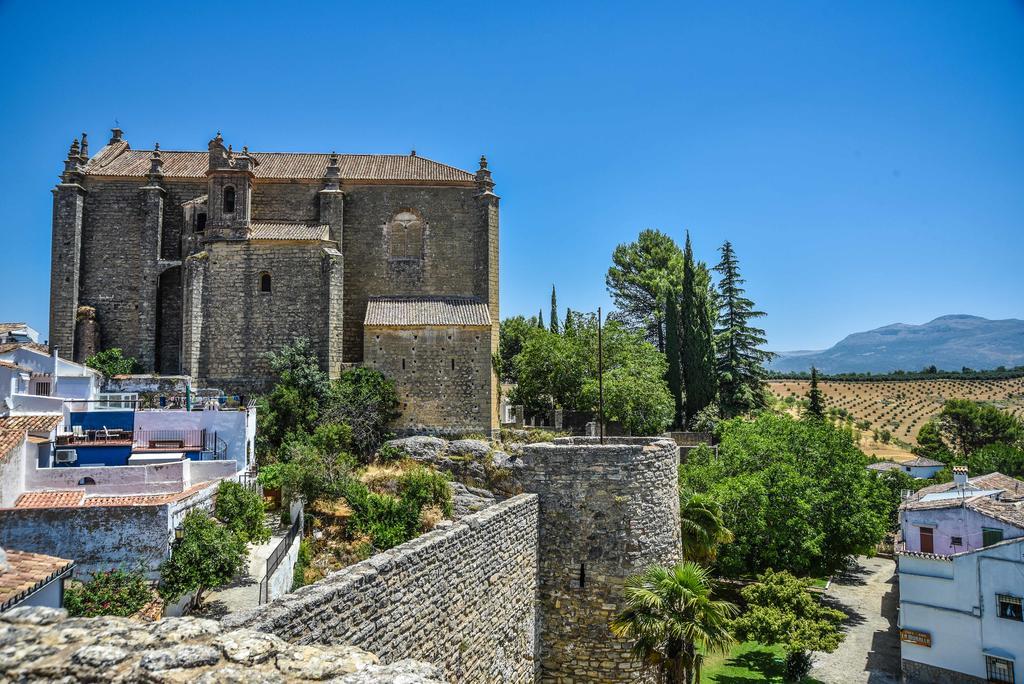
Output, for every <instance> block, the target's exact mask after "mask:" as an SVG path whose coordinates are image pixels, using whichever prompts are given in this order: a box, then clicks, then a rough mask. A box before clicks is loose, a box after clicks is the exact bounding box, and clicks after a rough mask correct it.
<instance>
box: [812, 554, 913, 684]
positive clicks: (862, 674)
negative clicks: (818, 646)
mask: <svg viewBox="0 0 1024 684" xmlns="http://www.w3.org/2000/svg"><path fill="white" fill-rule="evenodd" d="M895 570H896V564H895V563H893V561H891V560H888V559H885V558H865V557H863V556H861V557H859V558H857V562H856V564H855V566H854V568H853V569H852V570H851V571H850V572H849V573H847V574H845V575H843V576H840V577H836V578H835V580H833V582H832V585H831V586H830V587H829V589H828V591H827V592H826V593H825V600H826V602H828V603H829V604H830V605H832V606H833V607H835V608H838V609H839V610H841V611H843V612H844V613H846V614H847V616H848V617H847V620H846V625H845V629H846V639H844V640H843V643H842V644H840V646H839V648H838V649H836V651H835V653H825V654H819V655H818V656H817V657H816V658H815V663H814V669H813V670H811V676H812V677H814V678H816V679H819V680H821V681H823V682H826V683H827V684H850V683H854V682H868V683H869V684H896V683H897V682H898V681H899V671H900V641H899V631H898V630H897V629H896V610H897V608H898V607H899V598H898V594H897V591H898V590H897V588H896V585H895V582H896V578H895V577H894V572H895Z"/></svg>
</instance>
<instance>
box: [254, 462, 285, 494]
mask: <svg viewBox="0 0 1024 684" xmlns="http://www.w3.org/2000/svg"><path fill="white" fill-rule="evenodd" d="M285 465H286V464H284V463H270V464H268V465H265V466H262V467H261V468H260V472H259V475H258V476H257V477H258V479H259V481H260V484H261V485H263V488H264V489H281V485H282V484H283V483H284V470H285Z"/></svg>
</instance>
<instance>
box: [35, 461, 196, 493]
mask: <svg viewBox="0 0 1024 684" xmlns="http://www.w3.org/2000/svg"><path fill="white" fill-rule="evenodd" d="M189 467H190V462H189V461H181V462H179V463H161V464H158V465H146V466H97V467H93V468H39V467H37V466H36V464H35V463H29V464H28V467H27V468H26V471H25V490H26V491H40V490H46V489H77V488H78V482H79V480H81V479H82V478H83V477H91V478H92V479H93V480H95V481H96V484H95V485H89V488H88V489H87V490H86V491H87V493H89V494H106V495H129V494H173V493H176V492H180V491H182V490H183V489H186V488H188V487H189V486H191V484H190V470H189Z"/></svg>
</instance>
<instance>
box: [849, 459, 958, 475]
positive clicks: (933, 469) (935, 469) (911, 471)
mask: <svg viewBox="0 0 1024 684" xmlns="http://www.w3.org/2000/svg"><path fill="white" fill-rule="evenodd" d="M945 467H946V464H945V463H943V462H942V461H936V460H934V459H931V458H925V457H923V456H919V457H917V458H915V459H913V460H911V461H904V462H902V463H897V462H895V461H879V462H877V463H871V464H869V465H868V470H872V471H875V472H877V473H884V472H886V471H888V470H899V471H901V472H903V473H906V474H907V475H909V476H910V477H912V478H914V479H917V480H927V479H929V478H932V477H935V476H936V475H937V474H938V473H939V471H940V470H942V469H943V468H945Z"/></svg>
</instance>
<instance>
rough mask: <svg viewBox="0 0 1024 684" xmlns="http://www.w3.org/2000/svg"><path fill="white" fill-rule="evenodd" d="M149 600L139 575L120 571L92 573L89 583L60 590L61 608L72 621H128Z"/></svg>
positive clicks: (148, 590)
mask: <svg viewBox="0 0 1024 684" xmlns="http://www.w3.org/2000/svg"><path fill="white" fill-rule="evenodd" d="M152 599H153V590H152V588H151V587H150V586H149V582H147V581H146V577H145V575H143V574H142V572H141V571H133V572H128V571H125V570H121V569H120V568H114V569H112V570H109V571H107V572H94V573H93V574H92V578H91V579H90V580H89V581H87V582H69V583H68V585H67V586H66V587H65V589H64V607H65V608H66V609H67V611H68V615H71V616H72V617H96V616H98V615H117V616H119V617H128V616H130V615H134V614H135V613H137V612H139V611H140V610H141V609H142V608H143V606H145V605H146V604H147V603H149V602H150V601H151V600H152Z"/></svg>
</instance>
